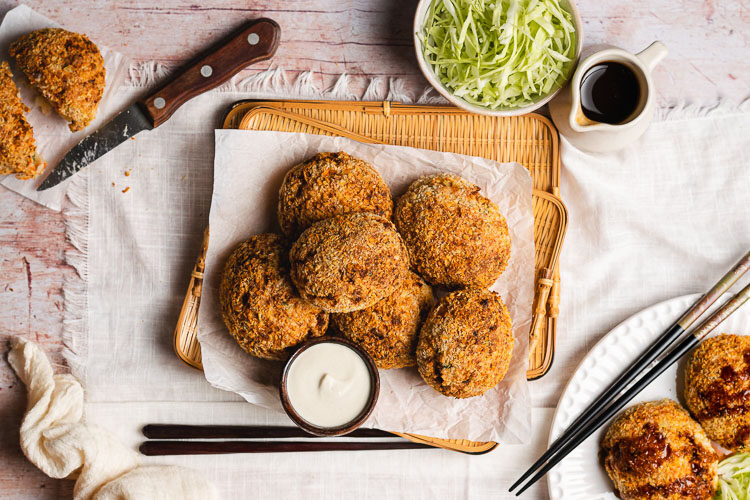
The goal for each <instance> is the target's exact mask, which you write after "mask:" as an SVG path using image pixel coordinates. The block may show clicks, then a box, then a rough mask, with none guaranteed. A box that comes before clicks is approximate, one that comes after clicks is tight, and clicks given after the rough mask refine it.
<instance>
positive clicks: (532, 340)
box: [529, 267, 553, 353]
mask: <svg viewBox="0 0 750 500" xmlns="http://www.w3.org/2000/svg"><path fill="white" fill-rule="evenodd" d="M552 284H553V281H552V271H551V270H550V269H548V268H546V267H545V268H542V270H541V272H540V275H539V280H538V281H537V292H536V300H535V301H534V302H535V304H536V307H535V309H534V318H533V320H532V321H531V330H530V332H529V353H533V352H534V350H535V349H536V346H537V344H538V343H539V340H540V339H541V337H542V329H543V327H544V318H545V317H546V315H547V298H548V297H549V291H550V287H552Z"/></svg>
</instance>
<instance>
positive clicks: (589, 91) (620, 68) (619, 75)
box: [581, 61, 641, 125]
mask: <svg viewBox="0 0 750 500" xmlns="http://www.w3.org/2000/svg"><path fill="white" fill-rule="evenodd" d="M640 98H641V86H640V84H639V83H638V78H636V76H635V73H633V70H631V69H630V68H628V67H627V66H625V65H624V64H620V63H617V62H611V61H609V62H603V63H600V64H597V65H595V66H592V67H591V68H589V70H588V71H586V74H584V75H583V78H582V79H581V108H582V109H583V114H584V115H586V118H588V119H589V120H593V121H595V122H602V123H610V124H613V125H616V124H618V123H622V122H624V121H625V120H626V119H627V118H628V117H629V116H630V115H631V114H633V111H635V109H636V107H638V101H639V100H640Z"/></svg>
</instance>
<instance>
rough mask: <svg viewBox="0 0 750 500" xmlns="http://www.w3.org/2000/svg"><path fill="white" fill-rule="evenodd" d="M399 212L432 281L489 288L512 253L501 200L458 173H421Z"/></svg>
mask: <svg viewBox="0 0 750 500" xmlns="http://www.w3.org/2000/svg"><path fill="white" fill-rule="evenodd" d="M393 218H394V222H395V223H396V227H397V228H398V231H399V232H400V233H401V236H402V237H403V238H404V242H405V243H406V246H407V248H408V249H409V255H410V257H411V262H412V266H413V267H414V269H415V270H416V271H417V273H419V274H420V275H421V276H422V277H423V278H424V279H425V280H426V281H427V282H428V283H430V284H432V285H443V286H446V287H449V288H458V287H464V286H466V287H475V288H486V287H489V286H490V285H492V283H494V282H495V280H497V278H498V277H499V276H500V275H501V274H502V272H503V271H504V270H505V267H506V266H507V264H508V260H509V259H510V246H511V244H510V233H509V231H508V225H507V224H506V222H505V218H504V217H503V216H502V215H501V214H500V211H499V210H498V208H497V205H495V204H494V203H493V202H491V201H490V200H488V199H487V198H485V197H484V196H482V195H481V194H480V193H479V187H478V186H476V185H474V184H472V183H471V182H469V181H467V180H465V179H462V178H461V177H458V176H456V175H451V174H440V175H430V176H426V177H422V178H420V179H417V180H416V181H415V182H413V183H412V184H411V186H409V189H408V190H407V191H406V193H404V195H403V196H401V198H400V199H399V200H398V201H397V202H396V208H395V210H394V214H393Z"/></svg>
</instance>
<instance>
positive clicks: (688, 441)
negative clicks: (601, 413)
mask: <svg viewBox="0 0 750 500" xmlns="http://www.w3.org/2000/svg"><path fill="white" fill-rule="evenodd" d="M599 458H600V461H601V462H602V465H603V466H604V468H605V469H606V471H607V474H608V475H609V477H610V479H611V480H612V482H613V483H614V486H615V493H616V494H617V496H619V497H620V498H623V499H626V500H627V499H639V500H646V499H649V500H656V499H669V500H678V499H695V500H697V499H709V498H711V497H712V496H713V494H714V490H715V489H716V485H717V480H718V476H717V466H718V457H717V455H716V453H715V452H714V449H713V447H712V446H711V442H710V441H709V440H708V437H706V434H705V433H704V432H703V429H701V426H700V425H698V423H697V422H696V421H695V420H693V419H692V418H690V415H688V413H687V412H686V411H685V410H683V409H682V407H680V405H678V404H677V403H675V402H674V401H671V400H669V399H664V400H662V401H654V402H650V403H641V404H637V405H635V406H633V407H631V408H628V409H627V410H626V411H625V412H624V413H623V414H622V415H620V416H619V417H618V418H617V419H616V420H615V421H614V422H613V423H612V425H611V426H610V427H609V429H607V433H606V434H605V436H604V439H603V440H602V443H601V448H600V451H599Z"/></svg>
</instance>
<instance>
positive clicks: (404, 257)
mask: <svg viewBox="0 0 750 500" xmlns="http://www.w3.org/2000/svg"><path fill="white" fill-rule="evenodd" d="M289 259H290V262H291V265H292V281H294V284H295V285H297V289H298V290H299V292H300V295H301V296H302V298H304V299H305V300H308V301H310V302H312V303H313V304H315V305H316V306H318V307H321V308H322V309H324V310H326V311H329V312H351V311H357V310H359V309H364V308H366V307H370V306H372V305H374V304H375V303H376V302H378V301H379V300H380V299H382V298H385V297H387V296H388V295H390V294H391V293H393V291H394V290H395V289H396V287H398V286H399V285H400V284H401V281H402V280H403V278H404V277H405V276H406V273H407V271H408V269H409V255H408V253H407V251H406V247H405V246H404V242H403V241H401V237H400V236H399V235H398V233H397V232H396V229H395V228H394V227H393V224H392V223H391V222H390V221H389V220H387V219H384V218H382V217H379V216H377V215H373V214H368V213H358V214H349V215H339V216H336V217H333V218H331V219H326V220H323V221H320V222H316V223H315V224H313V225H312V226H310V227H309V228H308V229H307V230H306V231H305V232H303V233H302V235H301V236H300V237H299V239H298V240H297V241H296V242H295V243H294V245H293V246H292V250H291V252H290V254H289Z"/></svg>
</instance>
